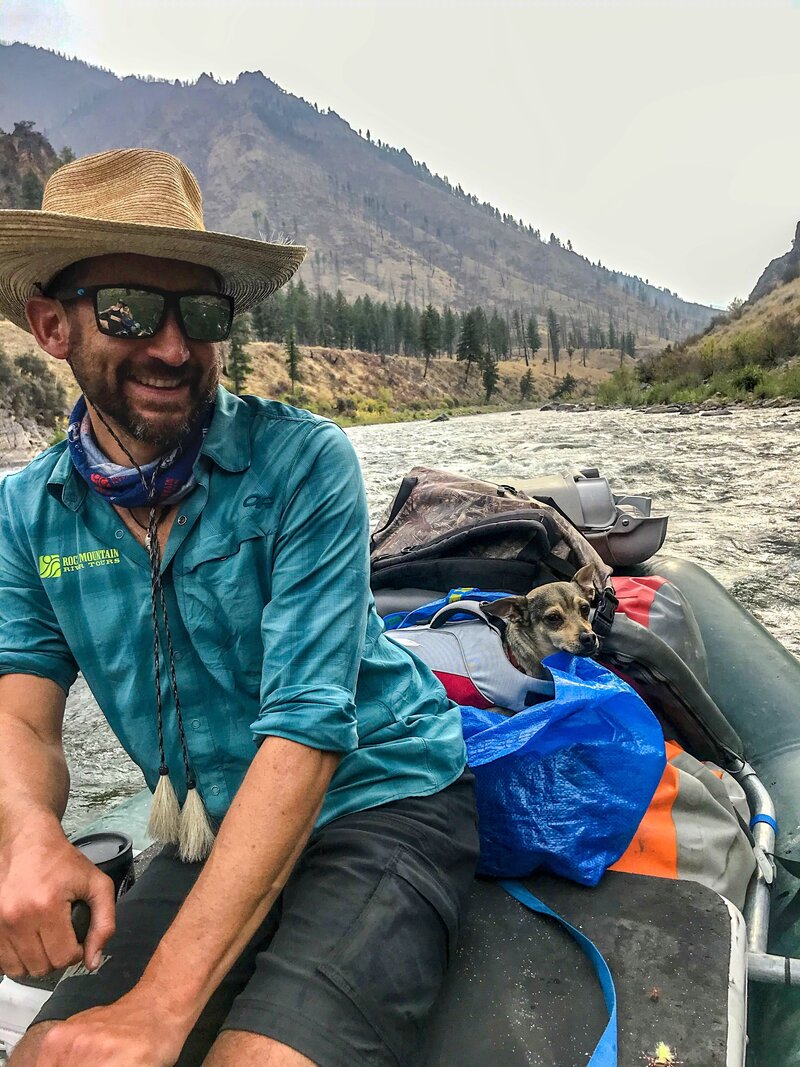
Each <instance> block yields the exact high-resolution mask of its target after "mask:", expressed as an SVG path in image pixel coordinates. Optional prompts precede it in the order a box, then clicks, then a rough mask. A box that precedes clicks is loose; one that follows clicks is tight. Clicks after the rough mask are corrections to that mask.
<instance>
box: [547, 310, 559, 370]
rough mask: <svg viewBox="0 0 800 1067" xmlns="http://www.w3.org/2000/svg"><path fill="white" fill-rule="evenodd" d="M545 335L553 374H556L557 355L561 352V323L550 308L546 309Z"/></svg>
mask: <svg viewBox="0 0 800 1067" xmlns="http://www.w3.org/2000/svg"><path fill="white" fill-rule="evenodd" d="M547 337H548V340H549V341H550V355H551V356H552V359H553V374H558V356H559V353H560V352H561V323H560V322H559V321H558V315H556V313H555V311H553V309H552V308H548V309H547Z"/></svg>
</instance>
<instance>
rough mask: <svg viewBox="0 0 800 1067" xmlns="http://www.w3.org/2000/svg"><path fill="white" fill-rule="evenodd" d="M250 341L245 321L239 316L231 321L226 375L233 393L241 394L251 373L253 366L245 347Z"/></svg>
mask: <svg viewBox="0 0 800 1067" xmlns="http://www.w3.org/2000/svg"><path fill="white" fill-rule="evenodd" d="M249 340H250V329H249V326H248V322H247V319H246V318H245V317H244V316H243V315H240V316H239V317H238V318H235V319H234V320H233V325H232V326H231V335H230V340H229V341H228V361H227V366H226V374H227V375H228V377H229V378H230V380H231V383H232V385H233V391H234V393H236V394H241V392H242V389H243V388H244V383H245V381H246V380H247V376H248V374H252V373H253V364H252V361H251V359H250V356H249V355H248V352H247V349H246V348H245V345H246V344H247V342H248V341H249Z"/></svg>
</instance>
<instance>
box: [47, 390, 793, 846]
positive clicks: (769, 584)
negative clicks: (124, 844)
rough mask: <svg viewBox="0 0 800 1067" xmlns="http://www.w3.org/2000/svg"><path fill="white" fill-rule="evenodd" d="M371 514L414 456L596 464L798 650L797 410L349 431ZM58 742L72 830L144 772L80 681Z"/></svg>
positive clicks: (545, 416) (501, 468) (595, 415)
mask: <svg viewBox="0 0 800 1067" xmlns="http://www.w3.org/2000/svg"><path fill="white" fill-rule="evenodd" d="M348 434H349V436H350V439H351V440H352V442H353V444H354V446H355V448H356V450H357V452H358V455H359V458H360V460H361V463H362V466H363V470H364V477H365V480H366V485H367V493H368V496H369V500H370V509H371V515H372V518H373V520H375V519H377V517H378V515H379V513H380V511H381V510H382V509H383V507H384V506H385V505H386V503H387V501H388V500H389V499H390V498H391V497H392V496H393V494H394V492H395V491H396V489H397V486H398V484H399V481H400V478H401V477H402V476H403V475H404V474H405V473H407V471H408V470H409V469H410V468H411V467H413V466H416V465H427V466H435V467H443V468H446V469H448V470H452V471H458V472H460V473H464V474H473V475H477V476H480V477H484V478H488V479H490V480H492V481H505V480H507V479H509V478H513V477H518V478H520V477H533V476H535V475H538V474H548V473H558V472H561V471H564V470H565V469H567V468H569V467H592V466H596V467H599V468H600V471H601V473H602V474H604V475H605V476H606V477H607V478H608V479H609V480H610V482H611V484H612V486H613V487H614V489H615V490H616V491H618V492H620V491H623V490H625V491H628V492H637V493H643V494H645V495H648V496H652V497H653V499H654V502H655V505H656V507H657V509H658V510H659V511H660V512H668V513H669V514H670V525H669V532H668V535H667V541H666V544H665V547H664V549H663V550H662V551H665V552H669V553H672V554H675V555H679V556H682V557H684V558H686V559H691V560H694V561H695V562H697V563H700V564H701V565H702V566H704V567H707V568H708V569H709V570H710V571H711V572H712V573H713V574H714V575H715V576H716V577H717V578H718V579H719V580H720V581H722V582H723V584H724V585H725V586H726V587H727V588H728V589H729V590H730V592H731V593H733V594H734V595H735V596H736V597H737V598H738V599H739V600H740V601H741V602H742V603H743V604H744V605H745V606H746V607H747V608H748V609H749V610H750V611H751V612H753V614H754V615H755V616H756V617H757V618H758V619H760V620H761V621H762V622H763V623H764V625H765V626H767V627H768V629H769V630H771V631H772V633H773V634H774V635H775V636H776V637H777V638H778V639H779V640H780V641H782V642H783V643H784V644H785V645H786V646H787V648H789V649H790V650H791V651H792V652H793V653H794V654H795V655H798V654H800V526H799V525H798V524H799V523H800V508H798V503H799V502H800V470H798V463H799V462H800V412H799V411H796V410H794V409H785V410H784V409H758V410H747V411H737V412H735V413H734V414H733V415H731V416H727V417H726V416H714V417H700V416H681V415H643V414H639V413H636V412H630V411H602V412H569V413H567V412H538V411H526V412H521V413H508V414H499V415H481V416H474V417H470V418H459V419H452V420H451V421H449V422H444V423H428V422H425V423H422V422H417V423H400V424H392V425H386V426H365V427H355V428H354V429H351V430H349V431H348ZM65 746H66V750H67V757H68V760H69V764H70V769H71V772H72V796H71V799H70V804H69V808H68V810H67V814H66V817H65V826H66V828H67V829H68V830H72V829H74V828H75V827H76V826H79V825H80V824H81V823H84V822H86V821H87V819H88V818H90V817H91V816H93V815H95V814H96V813H98V812H99V811H100V810H102V809H103V808H106V807H107V806H109V805H111V804H114V803H117V802H118V801H119V800H120V799H122V798H124V797H126V796H129V795H130V794H131V793H134V792H136V790H138V789H139V788H140V787H141V784H142V779H141V776H140V774H139V772H138V770H137V769H136V768H135V767H133V765H132V764H131V763H130V761H129V760H128V758H127V756H126V755H125V753H124V752H123V751H122V749H121V748H120V746H119V745H118V744H117V742H116V740H115V739H114V737H113V735H112V734H111V733H110V731H109V730H108V728H107V727H106V726H105V723H104V721H103V719H102V716H101V715H100V713H99V711H98V709H97V707H96V705H95V703H94V701H93V700H92V697H91V694H90V693H89V692H88V690H87V688H86V686H85V685H84V684H83V682H82V681H80V680H79V682H78V683H77V684H76V686H75V687H74V689H73V691H72V693H71V694H70V698H69V702H68V706H67V716H66V726H65Z"/></svg>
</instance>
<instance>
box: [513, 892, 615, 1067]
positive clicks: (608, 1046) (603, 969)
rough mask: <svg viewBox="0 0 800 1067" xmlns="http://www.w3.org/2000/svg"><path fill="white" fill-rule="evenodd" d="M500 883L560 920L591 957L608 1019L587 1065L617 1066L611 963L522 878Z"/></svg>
mask: <svg viewBox="0 0 800 1067" xmlns="http://www.w3.org/2000/svg"><path fill="white" fill-rule="evenodd" d="M500 885H501V886H502V887H503V889H505V891H506V892H507V893H510V894H511V896H512V897H514V899H515V900H518V901H519V902H520V904H524V905H525V907H526V908H530V909H531V911H537V912H539V914H541V915H549V916H550V918H551V919H555V920H556V922H559V923H561V925H562V926H563V927H564V929H565V930H567V931H568V933H570V934H571V935H572V937H574V938H575V940H576V941H577V942H578V944H579V945H580V947H581V949H582V951H583V952H584V954H585V955H586V956H587V957H588V958H589V962H590V963H591V964H592V966H593V967H594V969H595V972H596V973H597V977H598V979H599V980H600V987H601V989H602V990H603V999H604V1000H605V1002H606V1008H607V1009H608V1023H607V1024H606V1028H605V1030H604V1031H603V1034H602V1036H601V1038H600V1040H599V1041H598V1042H597V1046H596V1048H595V1050H594V1052H593V1053H592V1058H591V1059H590V1060H589V1062H588V1064H587V1067H617V992H616V990H615V989H614V979H613V978H612V976H611V971H610V969H609V966H608V964H607V963H606V961H605V959H604V958H603V954H602V953H601V952H600V950H599V949H598V948H597V946H596V945H595V944H594V942H593V941H590V940H589V938H588V937H587V936H586V935H585V934H582V933H581V932H580V930H578V929H577V928H576V927H574V926H573V925H572V924H571V923H568V922H567V920H566V919H562V918H561V916H560V915H558V914H557V913H556V912H554V911H553V909H552V908H548V906H547V905H546V904H545V903H544V902H543V901H541V900H539V898H538V897H535V896H534V895H533V893H531V892H530V890H528V889H526V888H525V886H524V885H522V884H521V883H520V882H514V881H511V880H509V879H501V880H500Z"/></svg>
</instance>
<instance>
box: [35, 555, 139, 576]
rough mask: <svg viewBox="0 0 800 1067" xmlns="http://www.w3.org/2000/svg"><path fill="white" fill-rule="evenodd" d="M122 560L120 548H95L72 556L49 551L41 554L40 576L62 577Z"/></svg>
mask: <svg viewBox="0 0 800 1067" xmlns="http://www.w3.org/2000/svg"><path fill="white" fill-rule="evenodd" d="M119 562H120V554H119V549H118V548H95V549H92V550H91V551H89V552H76V553H74V554H73V555H71V556H64V555H61V554H59V553H48V554H47V555H44V556H39V577H40V578H61V577H62V576H63V575H65V574H70V573H71V572H72V571H83V570H88V569H89V568H91V567H108V566H110V565H111V564H112V563H119Z"/></svg>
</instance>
